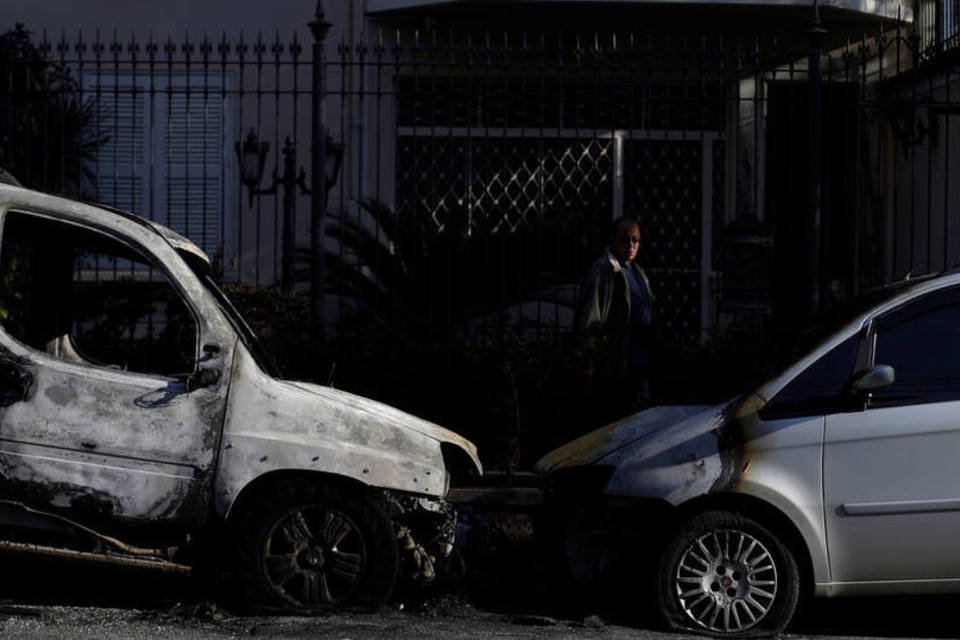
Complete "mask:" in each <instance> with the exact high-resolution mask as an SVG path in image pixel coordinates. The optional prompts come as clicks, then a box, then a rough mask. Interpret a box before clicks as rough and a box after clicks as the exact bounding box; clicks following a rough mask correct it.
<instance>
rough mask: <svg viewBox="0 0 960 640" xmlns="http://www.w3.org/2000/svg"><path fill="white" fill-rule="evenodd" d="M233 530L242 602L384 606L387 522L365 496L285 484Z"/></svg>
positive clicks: (313, 607) (390, 558) (391, 566)
mask: <svg viewBox="0 0 960 640" xmlns="http://www.w3.org/2000/svg"><path fill="white" fill-rule="evenodd" d="M235 524H236V527H237V528H236V529H235V531H237V546H238V554H237V563H238V566H237V572H238V575H239V577H240V578H241V580H240V583H241V584H239V585H237V586H238V587H239V588H241V589H243V593H242V594H241V599H242V600H243V601H245V602H247V603H248V604H252V605H261V606H263V605H266V606H268V607H279V608H281V609H285V610H288V611H294V612H298V613H322V612H326V611H330V610H333V609H338V608H344V607H352V606H366V607H378V606H382V605H383V604H384V603H385V602H386V600H387V598H389V596H390V593H391V592H392V591H393V586H394V583H395V582H396V578H397V571H398V569H397V567H398V552H397V543H396V539H395V537H394V534H393V523H392V522H391V520H390V518H389V517H388V516H387V515H386V513H385V512H384V511H383V509H382V508H380V507H379V506H378V505H377V504H376V503H374V502H373V501H371V500H369V499H368V498H365V497H363V496H360V495H353V494H351V493H348V492H343V491H341V490H338V489H336V488H333V487H328V486H318V485H313V484H309V483H305V482H288V483H283V484H281V485H278V486H276V487H275V488H274V489H273V490H272V491H267V492H261V493H260V494H259V495H258V496H256V497H255V498H254V499H252V501H251V503H249V504H247V505H245V508H244V513H243V515H242V516H241V517H239V518H238V522H236V523H235Z"/></svg>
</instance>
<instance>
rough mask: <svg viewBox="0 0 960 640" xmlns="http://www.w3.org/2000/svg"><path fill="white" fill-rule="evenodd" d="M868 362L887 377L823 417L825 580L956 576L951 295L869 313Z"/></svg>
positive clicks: (955, 338) (956, 424)
mask: <svg viewBox="0 0 960 640" xmlns="http://www.w3.org/2000/svg"><path fill="white" fill-rule="evenodd" d="M865 340H866V342H865V345H866V346H867V347H868V355H869V358H868V362H867V364H868V365H874V364H884V365H890V366H892V367H893V369H894V372H895V382H894V383H893V384H891V385H889V386H887V387H884V388H881V389H878V390H875V391H873V392H872V393H871V394H870V395H869V396H867V397H864V398H862V399H861V400H862V405H861V407H862V408H861V409H860V410H857V411H849V412H844V413H834V414H830V415H828V416H827V417H826V424H825V431H824V517H825V522H826V530H827V545H828V549H829V556H830V567H831V575H832V580H833V582H840V583H851V582H871V581H893V580H897V581H902V580H930V579H951V578H960V545H958V544H957V533H958V532H960V462H958V460H960V296H958V292H957V289H955V288H954V289H949V290H945V291H941V292H936V293H933V294H928V295H926V296H924V297H923V298H921V299H918V300H914V301H911V302H909V303H907V304H906V305H903V306H901V307H900V308H898V309H896V310H894V311H892V312H890V313H886V314H884V315H883V316H880V317H878V318H877V319H875V320H874V321H873V322H872V324H871V328H870V331H869V333H868V335H867V336H866V338H865Z"/></svg>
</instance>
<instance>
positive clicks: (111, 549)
mask: <svg viewBox="0 0 960 640" xmlns="http://www.w3.org/2000/svg"><path fill="white" fill-rule="evenodd" d="M448 464H455V465H457V466H458V468H472V469H473V470H474V471H476V472H479V471H480V463H479V460H478V458H477V452H476V448H475V447H474V446H473V444H471V443H470V442H468V441H467V440H465V439H463V438H461V437H460V436H458V435H457V434H455V433H453V432H451V431H448V430H445V429H442V428H441V427H438V426H436V425H434V424H431V423H429V422H427V421H425V420H421V419H419V418H416V417H414V416H411V415H409V414H406V413H403V412H401V411H399V410H397V409H394V408H392V407H389V406H386V405H383V404H380V403H377V402H374V401H372V400H369V399H365V398H362V397H358V396H355V395H352V394H349V393H347V392H344V391H340V390H336V389H332V388H327V387H322V386H318V385H312V384H306V383H298V382H288V381H284V380H280V379H278V377H276V375H274V374H273V372H272V370H271V365H270V364H269V363H268V362H267V360H266V359H265V358H264V357H263V355H262V353H261V349H260V347H259V345H258V343H257V341H256V338H255V337H254V336H253V334H252V332H251V331H250V329H249V328H248V327H247V325H246V324H245V323H244V321H243V319H242V318H241V317H240V316H239V314H237V313H236V311H235V309H233V307H232V306H231V305H230V303H229V301H228V300H227V299H226V298H225V297H224V296H223V294H222V293H221V292H220V291H219V289H218V288H217V286H216V285H215V284H214V282H213V280H212V279H211V277H210V262H209V260H208V259H207V257H206V256H205V255H204V254H203V252H202V251H200V250H199V249H198V248H197V247H196V246H195V245H194V244H192V243H191V242H189V241H188V240H186V239H185V238H183V237H181V236H179V235H177V234H176V233H174V232H173V231H171V230H169V229H167V228H165V227H162V226H160V225H157V224H154V223H152V222H148V221H146V220H143V219H141V218H138V217H136V216H134V215H130V214H124V213H122V212H117V211H113V210H107V209H106V208H104V207H100V206H95V205H89V204H82V203H78V202H74V201H71V200H66V199H62V198H58V197H54V196H50V195H46V194H42V193H38V192H35V191H31V190H27V189H23V188H20V187H18V186H12V185H5V184H0V549H7V550H14V551H23V552H32V553H43V554H48V555H60V556H69V557H79V558H88V559H92V560H100V561H106V562H112V563H120V564H133V565H140V566H153V567H158V568H161V569H168V570H172V571H188V570H190V568H191V567H196V566H198V565H200V564H202V563H204V562H213V561H216V563H217V564H218V565H222V566H223V567H225V568H226V569H227V571H228V572H229V575H231V576H233V577H234V578H235V579H233V580H230V583H231V584H232V585H235V586H236V587H237V589H236V590H237V592H238V593H237V595H239V596H240V597H241V598H243V599H244V600H247V601H250V602H251V603H256V604H259V605H265V606H275V607H281V608H285V609H288V610H295V611H323V610H326V609H329V608H332V607H336V606H340V605H350V604H360V603H363V604H366V603H371V604H377V603H380V602H383V601H384V600H385V599H386V598H387V597H388V595H389V594H390V591H391V589H392V587H393V585H394V582H395V580H396V579H397V578H398V572H399V571H400V569H399V567H401V566H404V567H408V569H407V573H408V574H410V575H411V577H417V578H421V579H429V577H430V575H431V574H432V571H433V562H434V561H435V560H436V559H437V558H439V557H440V556H442V555H443V554H444V553H448V552H449V550H450V547H451V545H452V542H453V541H452V535H453V529H454V522H453V518H454V515H453V510H452V509H451V508H450V507H449V505H448V504H447V503H446V501H445V499H444V498H445V495H446V492H447V489H448V487H449V484H450V473H449V470H448V466H447V465H448ZM405 556H406V557H405ZM413 574H416V576H413Z"/></svg>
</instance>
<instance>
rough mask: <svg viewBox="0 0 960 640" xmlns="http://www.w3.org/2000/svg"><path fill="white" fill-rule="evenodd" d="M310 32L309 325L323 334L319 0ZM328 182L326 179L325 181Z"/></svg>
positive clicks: (326, 26)
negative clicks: (311, 57)
mask: <svg viewBox="0 0 960 640" xmlns="http://www.w3.org/2000/svg"><path fill="white" fill-rule="evenodd" d="M308 26H309V27H310V33H311V34H312V35H313V74H312V75H313V103H312V109H311V123H312V140H311V166H312V167H313V175H312V176H311V178H312V182H311V193H312V195H311V198H310V326H311V329H312V330H313V337H314V338H320V337H321V336H323V322H324V320H325V318H324V315H325V314H324V310H323V289H324V284H323V280H324V272H325V271H326V268H327V266H326V256H325V255H324V251H323V234H324V227H325V226H326V215H327V191H328V189H323V188H321V186H322V185H321V180H326V179H327V177H328V171H327V166H326V161H327V154H328V149H327V137H328V134H327V112H326V97H327V84H326V80H327V64H326V63H327V56H326V41H327V33H328V32H329V31H330V27H332V26H333V24H332V23H331V22H330V21H329V20H327V15H326V11H325V9H324V6H323V0H317V8H316V10H315V11H314V15H313V20H311V21H310V23H309V25H308ZM327 184H328V185H329V182H327Z"/></svg>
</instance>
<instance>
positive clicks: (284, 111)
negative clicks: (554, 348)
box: [0, 5, 960, 346]
mask: <svg viewBox="0 0 960 640" xmlns="http://www.w3.org/2000/svg"><path fill="white" fill-rule="evenodd" d="M938 6H940V5H938ZM941 11H943V9H942V7H941ZM925 15H926V14H924V13H923V11H922V10H918V16H919V17H918V22H917V28H916V29H915V30H911V29H908V28H907V26H906V25H902V24H897V23H886V24H881V23H877V24H876V25H871V26H870V33H868V34H865V35H863V36H862V37H861V38H859V39H856V40H850V39H848V40H846V41H844V42H841V43H839V44H838V43H837V42H836V40H835V39H834V40H831V39H830V38H829V37H826V39H825V40H824V44H823V46H820V45H819V41H818V40H816V39H815V38H823V37H824V36H823V34H819V35H818V34H817V33H815V32H801V33H794V34H783V35H780V36H769V37H755V36H751V37H746V36H744V37H738V36H736V35H731V34H725V33H712V34H691V35H686V36H684V35H683V34H678V33H666V34H664V33H656V34H654V33H640V32H637V33H624V32H609V33H602V34H601V33H597V34H590V35H585V34H581V35H577V34H575V33H554V34H540V33H537V34H533V33H521V32H510V31H508V32H505V33H497V34H493V33H481V34H477V33H469V32H460V31H453V30H449V31H448V30H444V29H441V28H434V29H432V30H430V31H427V32H421V31H415V30H408V29H406V28H401V29H393V28H391V29H390V30H384V31H379V30H378V28H377V27H376V25H374V24H373V23H371V25H370V28H369V29H368V31H367V33H366V36H367V37H366V38H361V39H360V40H359V41H356V42H352V43H349V44H342V45H340V46H339V47H337V48H336V53H335V55H332V56H330V57H329V60H328V61H327V62H325V63H324V64H323V70H324V72H325V74H324V76H323V77H324V78H325V79H326V81H327V82H326V86H325V87H321V88H319V89H318V88H317V87H316V86H315V84H314V77H315V76H314V75H313V72H314V70H315V64H316V63H317V62H318V60H317V58H316V56H314V55H312V54H308V53H306V52H305V49H304V46H303V45H302V44H301V42H300V41H298V39H297V37H296V36H292V37H290V38H286V39H281V38H280V37H279V36H276V35H274V36H272V37H270V38H264V37H261V36H257V37H255V38H253V39H243V38H238V39H236V40H228V39H227V38H226V37H221V38H219V39H215V40H214V39H207V38H201V39H199V40H194V41H184V42H174V41H172V40H166V41H163V42H157V41H153V40H147V41H146V42H140V41H138V40H136V39H129V40H126V39H120V38H118V37H116V36H112V37H110V38H101V37H100V36H99V35H97V36H95V37H93V38H92V39H89V40H88V39H85V38H83V37H77V38H75V39H67V38H60V39H56V40H51V39H48V38H47V37H46V36H45V35H39V36H36V35H33V36H27V35H26V34H25V33H23V32H19V33H18V32H16V31H15V30H11V31H9V32H7V34H6V35H4V36H3V38H4V40H3V41H2V45H3V46H2V47H0V56H2V57H0V83H2V87H0V111H2V112H3V118H2V120H0V162H2V163H3V164H4V165H6V166H8V167H9V168H11V169H12V170H13V172H14V173H15V174H18V176H19V177H20V179H21V180H22V181H23V182H24V183H26V184H28V185H30V186H35V187H38V188H41V189H45V190H50V191H57V192H63V193H69V194H72V195H79V196H80V197H83V198H87V199H95V200H99V201H102V202H106V203H108V204H112V205H115V206H118V207H121V208H124V209H132V210H134V211H136V212H138V213H141V214H142V215H144V216H146V217H149V218H151V219H154V220H157V221H159V222H161V223H163V224H166V225H168V226H171V227H172V228H174V229H175V230H177V231H179V232H181V233H184V234H185V235H187V236H189V237H190V238H192V239H193V240H194V241H196V242H197V243H198V245H200V246H201V247H202V248H203V249H204V250H205V251H207V252H208V253H209V254H211V255H212V256H214V257H215V258H216V261H217V263H218V264H219V265H220V266H221V267H222V272H223V276H224V278H225V279H226V280H230V281H242V282H246V283H249V284H254V285H270V284H284V285H287V286H290V287H293V288H295V289H298V290H304V289H305V287H306V286H307V282H308V278H307V273H308V269H307V264H308V262H309V259H310V247H309V237H310V230H311V226H312V225H314V224H315V223H316V220H315V219H311V206H314V205H313V203H312V201H311V194H310V186H311V185H317V184H325V180H326V179H327V178H326V177H324V178H323V179H321V180H320V181H318V180H317V179H316V178H315V177H312V178H311V176H312V175H314V174H316V173H317V172H319V171H322V170H323V168H324V167H326V168H328V169H329V168H330V167H331V165H332V164H333V162H332V161H327V160H325V159H321V162H319V163H318V161H317V158H316V157H315V156H316V151H317V149H316V145H315V144H313V143H311V139H316V138H315V137H314V136H313V133H314V124H313V116H314V115H315V98H320V99H322V100H324V101H325V103H326V111H325V122H322V123H321V124H323V125H325V127H326V128H327V129H328V130H329V132H330V134H331V138H330V142H333V143H335V144H334V145H330V148H334V147H337V148H340V147H342V153H343V155H342V170H341V171H340V173H339V175H338V176H335V177H332V178H331V182H330V184H332V185H333V186H332V189H331V190H330V192H329V196H328V199H327V207H326V210H325V212H324V216H323V218H324V219H323V221H322V230H323V232H324V235H325V240H324V243H323V245H324V246H325V249H326V251H325V255H324V260H323V262H322V267H323V286H324V289H323V294H324V296H323V297H324V301H325V302H326V304H325V305H324V313H325V316H324V320H325V321H326V322H327V323H329V324H331V325H335V324H336V323H337V322H338V321H339V320H341V319H343V318H347V317H351V316H352V315H353V314H356V313H359V312H365V313H372V314H375V315H376V316H378V317H380V318H381V319H383V320H384V321H388V322H391V323H399V324H402V325H403V326H405V327H411V328H421V329H425V330H427V331H446V332H457V331H476V330H491V329H492V328H495V327H497V326H500V325H501V324H503V323H525V322H528V323H530V324H531V325H535V326H537V327H539V328H540V330H547V331H556V332H558V333H562V332H563V330H565V329H566V328H568V327H569V326H570V323H571V319H572V309H573V305H574V304H575V299H576V294H577V285H578V282H579V279H580V277H581V276H582V274H583V273H584V271H585V270H586V267H587V265H588V264H589V262H590V261H592V260H593V259H594V258H595V257H596V256H597V255H599V253H600V252H601V251H602V250H603V247H604V244H605V235H606V230H607V227H608V225H609V223H610V221H611V220H612V219H613V218H615V217H617V216H619V215H631V216H634V217H636V218H637V219H638V220H639V221H640V223H641V227H642V230H643V243H642V251H641V261H642V262H643V263H644V265H645V267H646V268H647V270H648V272H649V274H650V276H651V280H652V283H653V289H654V292H655V294H656V297H657V306H658V309H659V310H660V318H661V321H662V322H661V324H662V328H663V332H664V340H665V341H667V342H668V343H669V344H673V345H688V346H689V345H697V344H702V343H704V342H707V341H710V340H714V339H717V338H718V337H721V338H722V337H723V336H724V335H726V333H728V332H729V331H730V330H731V329H735V328H736V327H738V326H742V325H744V324H749V325H751V326H757V325H759V326H769V325H776V324H777V323H778V322H788V323H789V322H794V321H796V320H797V319H800V318H806V317H809V315H810V314H811V313H812V312H813V311H815V310H816V308H817V307H822V306H823V305H825V304H829V303H830V302H832V301H835V300H840V299H844V298H847V297H850V296H853V295H855V294H857V293H858V292H860V291H862V290H864V289H867V288H870V287H872V286H875V285H878V284H881V283H884V282H888V281H891V280H895V279H899V278H902V277H904V276H905V275H907V274H909V273H919V272H933V271H938V270H941V269H944V268H949V267H951V266H954V265H956V264H957V263H958V261H960V219H958V217H960V214H958V213H957V211H958V208H957V206H956V204H957V202H958V201H960V193H958V192H957V191H958V189H960V184H958V183H957V181H954V180H951V179H950V175H951V171H952V169H953V167H955V166H956V163H957V162H958V160H960V158H957V157H956V154H957V153H958V151H960V145H958V142H960V135H958V129H957V127H958V126H960V122H957V121H956V118H957V116H958V115H960V108H958V107H960V89H958V87H956V86H955V84H956V79H957V78H956V69H955V62H954V60H953V59H952V57H951V53H950V50H949V48H948V47H944V46H939V45H938V47H932V48H931V47H930V46H929V42H928V41H926V40H923V37H924V36H923V34H924V33H927V32H928V31H929V28H928V27H927V26H925V25H926V24H927V23H926V22H924V20H925V19H926V18H924V16H925ZM951 15H952V14H951ZM944 19H945V18H944V17H943V16H941V17H940V18H939V20H940V22H939V23H938V24H941V25H942V24H945V23H943V20H944ZM435 27H436V25H435ZM924 29H927V31H924ZM938 33H939V32H938ZM944 33H945V32H944ZM935 40H936V39H935ZM936 41H937V42H940V43H943V42H945V41H946V40H945V38H940V39H939V40H936ZM814 50H815V51H816V52H818V53H819V54H820V56H819V57H817V56H813V55H811V52H812V51H814ZM320 62H322V61H320ZM811 65H814V66H811ZM251 134H252V135H251ZM248 138H249V141H250V142H251V145H250V146H249V147H244V142H245V141H246V140H247V139H248ZM287 139H289V143H285V141H286V140H287ZM264 143H266V146H264ZM244 149H247V150H250V151H252V153H251V155H250V156H249V159H252V160H254V161H259V166H255V167H254V169H260V170H262V171H263V178H262V182H258V181H255V180H254V179H253V178H249V177H248V179H247V186H244V184H243V179H244V177H243V167H242V161H241V160H240V159H239V157H238V151H239V152H241V154H242V152H243V151H244ZM261 151H262V153H261ZM337 163H339V159H338V160H337ZM254 164H255V165H256V164H257V162H254ZM301 167H303V168H304V169H305V170H306V171H307V172H306V174H304V175H303V176H301V175H300V173H301V169H300V168H301ZM314 190H315V189H314ZM743 229H750V232H749V233H742V232H741V231H742V230H743ZM744 247H748V249H747V250H746V252H745V250H744ZM749 247H752V249H749ZM751 251H753V253H754V254H756V255H754V258H751V260H752V262H751V264H757V265H762V268H761V269H760V270H759V271H758V270H753V271H751V270H745V269H743V268H738V265H737V264H732V263H730V262H729V260H730V256H741V257H742V256H744V255H748V254H750V252H751ZM285 257H286V260H287V261H288V262H287V263H286V264H287V266H286V267H285V266H284V264H285Z"/></svg>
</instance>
